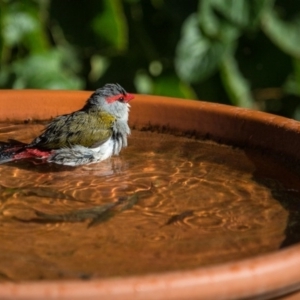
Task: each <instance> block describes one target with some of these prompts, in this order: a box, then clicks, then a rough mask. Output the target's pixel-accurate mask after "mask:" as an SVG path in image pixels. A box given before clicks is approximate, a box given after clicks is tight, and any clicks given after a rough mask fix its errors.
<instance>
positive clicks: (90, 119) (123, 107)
mask: <svg viewBox="0 0 300 300" xmlns="http://www.w3.org/2000/svg"><path fill="white" fill-rule="evenodd" d="M131 99H133V96H132V95H131V94H128V93H127V92H126V91H125V90H124V89H123V88H122V87H121V86H120V85H119V84H106V85H105V86H104V87H102V88H99V89H97V90H96V91H95V93H93V94H92V95H91V97H90V98H89V99H88V100H87V102H86V104H85V106H84V107H83V108H82V109H80V110H78V111H75V112H73V113H71V114H68V115H62V116H58V117H56V118H55V119H54V120H53V121H52V122H51V123H50V124H48V126H47V127H46V128H45V130H44V132H43V133H42V134H41V135H40V136H38V137H37V138H35V139H34V140H33V141H32V142H31V143H30V144H22V143H15V142H14V143H2V144H1V145H0V163H4V162H9V161H14V160H18V159H25V158H32V157H33V158H40V159H45V160H46V161H48V162H53V163H57V164H62V165H69V166H78V165H82V164H89V163H94V162H98V161H101V160H104V159H106V158H108V157H110V156H112V155H118V154H119V152H120V151H121V149H122V147H126V146H127V135H128V134H130V129H129V126H128V123H127V122H128V113H129V104H128V102H129V101H130V100H131Z"/></svg>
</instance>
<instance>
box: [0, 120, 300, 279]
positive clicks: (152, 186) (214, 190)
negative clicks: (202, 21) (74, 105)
mask: <svg viewBox="0 0 300 300" xmlns="http://www.w3.org/2000/svg"><path fill="white" fill-rule="evenodd" d="M41 127H42V126H41ZM39 129H40V128H39V126H31V127H30V130H29V131H30V132H31V133H32V135H33V136H34V135H36V132H35V131H38V130H39ZM9 130H11V131H13V134H14V137H16V135H18V134H19V137H24V136H23V133H24V132H25V131H26V132H27V131H28V126H26V128H23V127H20V126H17V128H15V127H11V126H10V127H8V131H7V132H6V131H5V130H2V132H1V135H0V140H4V139H5V138H7V137H9V136H10V132H9ZM26 137H27V138H28V139H29V140H30V139H31V137H30V136H29V135H27V136H26ZM23 141H26V140H24V139H23ZM129 145H130V146H129V147H128V148H127V149H125V150H124V151H122V153H121V156H120V157H114V158H112V159H110V160H107V161H104V162H102V163H99V164H94V165H89V166H81V167H77V168H70V167H63V166H58V165H47V164H46V165H45V164H39V163H37V162H34V161H24V162H20V161H19V162H16V163H10V164H6V165H1V166H0V175H1V177H0V213H1V214H0V239H1V244H0V260H1V261H3V262H4V263H1V265H0V280H3V281H7V280H16V281H18V280H33V279H54V278H93V277H107V276H126V275H130V274H144V273H149V272H161V271H171V270H178V269H188V268H196V267H199V266H204V265H213V264H217V263H222V262H226V261H232V260H237V259H241V258H246V257H250V256H255V255H259V254H262V253H266V252H270V251H274V250H276V249H278V248H280V247H281V246H283V245H284V246H286V245H289V244H290V243H291V242H293V243H294V242H298V241H299V240H300V238H299V234H298V233H297V234H294V233H295V228H298V227H295V226H299V222H298V220H299V218H298V216H299V215H298V214H299V211H300V209H299V192H298V191H299V183H298V182H300V181H299V176H298V175H297V174H296V173H295V172H293V171H291V170H289V169H288V168H286V167H284V166H283V165H282V164H280V163H279V162H278V161H276V160H273V159H272V158H271V157H268V156H262V155H260V154H258V153H257V152H255V151H252V152H251V151H244V150H239V149H234V148H232V147H227V146H222V145H218V144H215V143H211V142H205V141H198V140H192V139H188V138H184V137H174V136H171V135H166V134H156V133H150V132H137V131H134V132H133V134H132V137H131V138H130V140H129ZM287 203H288V205H286V204H287ZM295 209H296V211H297V212H295ZM292 210H294V211H292ZM291 216H292V217H291ZM296 216H297V218H298V220H297V218H296ZM289 221H290V222H289ZM291 221H292V223H293V222H294V223H297V224H298V225H291V224H292V223H291ZM291 228H292V229H291ZM298 232H300V231H299V230H298ZM289 234H293V236H294V237H293V239H290V238H289V237H288V236H286V235H289ZM20 245H22V246H21V247H20Z"/></svg>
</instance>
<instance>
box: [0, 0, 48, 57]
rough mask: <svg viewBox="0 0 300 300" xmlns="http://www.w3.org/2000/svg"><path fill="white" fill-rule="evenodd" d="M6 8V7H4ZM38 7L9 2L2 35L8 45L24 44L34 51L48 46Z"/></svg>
mask: <svg viewBox="0 0 300 300" xmlns="http://www.w3.org/2000/svg"><path fill="white" fill-rule="evenodd" d="M3 8H4V7H3ZM42 22H43V20H41V17H40V15H39V10H38V8H36V7H34V5H32V6H31V5H27V6H24V3H22V2H20V3H18V2H15V3H10V4H7V6H6V7H5V10H4V13H3V19H2V24H1V25H2V37H3V43H4V44H5V45H6V47H14V46H16V45H20V44H22V43H24V45H25V46H26V47H27V48H28V49H29V50H30V51H34V52H39V51H44V50H45V49H47V48H48V41H47V37H46V34H45V31H44V30H43V24H42Z"/></svg>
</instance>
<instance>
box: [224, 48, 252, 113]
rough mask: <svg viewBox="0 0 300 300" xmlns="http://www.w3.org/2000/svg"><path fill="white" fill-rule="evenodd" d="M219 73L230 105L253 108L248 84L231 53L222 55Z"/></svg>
mask: <svg viewBox="0 0 300 300" xmlns="http://www.w3.org/2000/svg"><path fill="white" fill-rule="evenodd" d="M220 72H221V77H222V81H223V84H224V86H225V88H226V90H227V93H228V95H229V96H230V99H231V101H232V104H234V105H237V106H241V107H248V108H253V104H254V100H253V98H252V95H251V91H250V86H249V83H248V82H247V81H246V79H245V78H244V77H243V75H242V74H241V72H240V70H239V68H238V64H237V61H236V60H235V58H234V56H233V55H232V54H231V53H227V55H224V57H223V59H222V64H221V67H220Z"/></svg>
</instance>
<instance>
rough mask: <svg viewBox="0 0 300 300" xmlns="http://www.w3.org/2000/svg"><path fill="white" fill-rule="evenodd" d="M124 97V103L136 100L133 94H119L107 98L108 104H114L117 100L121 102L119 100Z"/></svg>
mask: <svg viewBox="0 0 300 300" xmlns="http://www.w3.org/2000/svg"><path fill="white" fill-rule="evenodd" d="M121 97H123V98H124V102H129V101H130V100H132V99H133V98H134V96H133V95H132V94H128V93H127V94H126V95H123V94H118V95H114V96H110V97H107V98H106V102H107V103H113V102H115V101H117V100H119V98H121Z"/></svg>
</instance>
